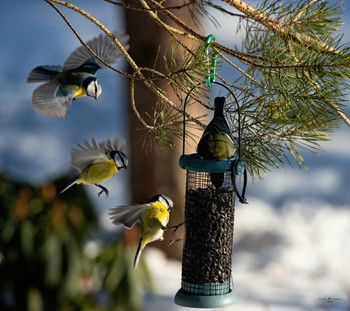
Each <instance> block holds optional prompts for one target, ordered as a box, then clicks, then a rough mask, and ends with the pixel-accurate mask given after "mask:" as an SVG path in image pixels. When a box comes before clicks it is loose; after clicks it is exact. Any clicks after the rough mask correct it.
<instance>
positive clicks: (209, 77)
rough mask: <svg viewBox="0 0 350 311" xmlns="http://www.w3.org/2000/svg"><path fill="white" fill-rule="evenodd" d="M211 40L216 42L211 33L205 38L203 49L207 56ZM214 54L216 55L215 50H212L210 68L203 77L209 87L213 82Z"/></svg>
mask: <svg viewBox="0 0 350 311" xmlns="http://www.w3.org/2000/svg"><path fill="white" fill-rule="evenodd" d="M211 41H215V42H216V38H215V37H214V36H213V35H209V36H208V37H207V38H206V39H205V46H204V51H205V52H206V54H207V57H208V56H209V45H210V43H211ZM216 56H217V53H216V51H213V54H212V58H211V69H208V74H207V76H206V78H205V81H206V83H207V85H208V86H209V87H211V86H212V85H213V83H214V82H215V68H216Z"/></svg>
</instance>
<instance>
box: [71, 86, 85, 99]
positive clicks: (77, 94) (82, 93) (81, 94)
mask: <svg viewBox="0 0 350 311" xmlns="http://www.w3.org/2000/svg"><path fill="white" fill-rule="evenodd" d="M84 96H86V90H85V88H83V87H80V88H79V89H78V90H77V91H76V92H75V93H74V98H77V97H84Z"/></svg>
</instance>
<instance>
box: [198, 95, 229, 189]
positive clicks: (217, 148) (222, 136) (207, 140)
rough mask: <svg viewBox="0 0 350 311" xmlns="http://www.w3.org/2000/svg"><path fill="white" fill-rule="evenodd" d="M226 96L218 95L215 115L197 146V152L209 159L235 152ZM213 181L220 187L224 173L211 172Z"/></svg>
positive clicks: (223, 158) (222, 158)
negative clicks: (226, 107) (226, 113)
mask: <svg viewBox="0 0 350 311" xmlns="http://www.w3.org/2000/svg"><path fill="white" fill-rule="evenodd" d="M224 105H225V97H216V98H215V102H214V117H213V119H212V120H211V122H210V123H209V124H208V126H207V127H206V129H205V131H204V133H203V135H202V137H201V139H200V141H199V143H198V146H197V154H198V155H199V156H200V157H201V158H203V159H207V160H214V159H215V160H226V159H230V158H232V157H233V155H234V153H235V148H234V143H233V139H232V136H231V131H230V128H229V126H228V124H227V121H226V119H225V116H224ZM210 178H211V181H212V183H213V185H214V186H215V187H216V188H217V189H218V188H220V187H221V186H222V184H223V182H224V173H211V174H210Z"/></svg>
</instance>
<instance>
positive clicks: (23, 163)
mask: <svg viewBox="0 0 350 311" xmlns="http://www.w3.org/2000/svg"><path fill="white" fill-rule="evenodd" d="M75 4H77V5H78V6H81V7H82V8H84V9H85V10H86V11H88V12H90V13H92V14H93V15H94V16H95V17H96V18H97V19H99V20H101V21H102V22H103V23H104V24H105V25H106V26H107V27H108V28H109V29H111V30H113V29H117V30H121V31H122V30H124V31H128V32H129V33H130V34H131V52H133V53H135V51H136V50H140V48H142V45H141V47H140V46H138V45H137V44H140V43H137V44H136V43H135V45H134V46H133V38H134V37H135V36H136V34H137V29H132V26H131V25H130V22H127V21H126V19H125V16H124V13H123V11H121V10H118V9H116V8H115V7H114V6H112V5H109V4H107V3H105V2H97V1H76V2H75ZM344 6H345V15H344V19H343V20H344V23H345V24H344V26H343V27H342V29H341V31H342V32H345V35H344V38H343V42H344V43H345V42H349V41H350V36H349V33H348V32H346V31H345V30H346V28H347V27H348V25H349V23H350V20H349V12H350V11H349V4H348V2H345V3H344ZM63 11H64V13H65V14H66V16H67V18H68V19H69V20H70V21H71V22H72V24H73V26H74V27H76V29H77V30H78V32H79V34H80V35H81V36H82V37H83V38H84V39H85V40H89V39H91V38H93V37H94V36H96V35H98V34H100V33H101V31H100V30H99V29H98V28H97V27H96V26H94V25H93V24H92V23H91V22H89V21H87V20H85V19H84V18H82V17H80V16H79V15H78V14H74V13H73V12H70V11H68V10H63ZM0 14H1V19H0V25H1V27H0V32H1V37H2V38H3V44H2V45H1V47H0V56H1V57H0V68H1V70H0V310H31V311H32V310H33V311H34V310H164V309H165V308H167V310H169V311H170V310H184V309H185V308H182V307H179V306H176V305H175V304H174V303H173V297H174V295H175V293H176V292H177V290H178V289H179V288H180V279H181V262H180V261H179V259H180V258H181V244H180V245H175V246H174V245H172V246H170V247H168V246H167V245H166V243H158V242H157V243H155V245H157V246H161V250H160V249H159V248H154V247H149V248H148V249H147V248H146V250H145V252H144V256H143V261H142V262H141V264H140V267H139V269H137V270H136V271H133V270H132V261H133V256H134V254H135V250H136V245H135V243H136V240H137V231H136V232H131V233H128V234H127V235H125V234H124V231H123V229H122V228H117V227H115V226H112V225H111V224H110V223H109V219H108V215H107V214H108V209H109V208H112V207H114V206H116V205H121V204H128V203H141V202H144V201H145V200H147V199H149V198H150V197H151V196H153V195H154V194H155V191H157V192H163V193H164V192H166V194H169V195H170V196H171V197H172V198H173V199H174V202H175V207H176V209H175V210H176V211H175V214H176V218H178V219H181V217H183V216H182V208H183V205H184V196H183V194H181V189H180V188H181V187H182V186H183V188H182V191H184V190H185V189H184V184H183V182H184V173H183V172H182V171H181V169H180V168H178V167H177V159H178V156H179V154H180V152H181V150H180V148H177V149H175V150H174V151H173V152H172V151H171V152H172V153H173V156H172V158H171V160H169V161H170V162H171V163H172V165H171V169H170V170H171V171H172V173H174V172H175V174H177V175H178V176H179V179H180V181H177V183H176V186H174V185H173V184H172V181H169V183H170V185H164V184H166V183H167V182H166V181H167V176H166V174H164V171H162V170H161V169H160V168H159V167H157V164H158V163H160V162H165V165H167V166H168V167H169V164H168V162H167V161H165V160H164V157H165V156H166V155H164V154H160V153H159V152H157V151H154V152H148V153H146V150H144V149H142V143H133V144H130V143H129V142H130V139H131V138H130V137H131V136H132V135H135V132H136V133H137V135H140V136H142V133H141V134H140V133H139V132H137V131H135V125H134V123H132V122H134V121H132V118H133V117H132V116H131V114H130V111H129V98H128V81H127V79H125V78H123V77H119V76H117V75H116V74H115V73H114V72H112V71H111V70H101V71H99V72H98V78H99V80H100V82H101V85H102V88H103V92H102V95H101V96H100V97H99V100H98V101H95V100H94V99H93V98H87V97H84V98H81V99H79V100H76V101H75V102H74V104H73V105H72V106H71V108H70V112H69V115H68V118H67V120H56V119H50V118H49V117H46V116H43V115H41V114H39V113H37V112H36V111H35V110H34V109H33V107H32V104H31V96H32V92H33V90H34V88H35V87H36V85H34V84H26V83H25V80H26V77H27V75H28V73H29V72H30V71H31V70H32V69H33V68H34V67H36V66H38V65H62V64H63V63H64V61H65V59H66V58H67V57H68V55H69V54H70V53H71V52H72V51H73V50H74V49H75V48H76V47H78V46H79V42H78V40H77V38H76V37H75V36H74V34H73V33H72V32H71V30H70V29H69V28H68V26H67V25H66V24H65V23H64V22H63V20H62V19H61V17H60V16H59V15H58V14H57V13H56V12H55V11H54V10H53V9H52V8H51V7H50V6H49V5H48V4H47V3H45V2H44V1H40V0H36V1H22V2H20V3H19V2H17V3H16V2H14V1H7V2H6V3H3V4H2V10H1V13H0ZM128 19H129V20H130V16H128ZM218 19H219V21H220V24H221V28H220V29H219V28H215V27H214V26H213V25H211V24H208V25H205V27H206V29H207V30H206V31H207V33H208V34H209V33H212V34H214V35H215V36H216V38H217V39H218V41H220V42H223V43H224V44H226V45H229V46H230V45H231V46H232V45H233V42H235V40H239V37H237V36H235V23H234V22H233V21H232V19H230V18H227V17H225V16H224V15H219V16H218ZM149 27H152V26H149ZM145 29H147V30H148V32H149V29H151V28H147V27H146V26H145ZM232 29H233V30H232ZM140 35H141V34H140ZM152 36H153V37H154V34H153V33H152ZM152 36H150V37H151V38H150V37H147V36H145V35H143V37H142V38H143V40H142V39H141V40H140V38H138V40H136V38H135V42H136V41H137V42H140V41H141V44H146V45H147V44H148V45H150V44H152V41H151V39H154V38H152ZM159 40H160V41H161V38H160V39H159ZM155 49H156V50H157V49H158V47H157V46H155ZM140 51H141V52H142V49H141V50H140ZM143 54H145V53H143ZM146 56H147V54H146ZM146 56H144V57H146ZM150 61H151V62H152V61H153V60H152V59H150ZM140 64H141V63H140ZM115 66H116V67H117V68H120V69H122V70H126V69H127V66H126V63H125V61H124V60H119V61H118V62H117V63H116V64H115ZM224 70H225V69H224ZM214 95H215V94H214ZM346 104H347V103H346ZM346 113H347V115H349V114H350V109H349V105H348V104H347V108H346ZM130 124H133V125H130ZM138 127H140V126H138ZM130 129H131V130H130ZM92 137H93V138H95V139H96V140H97V141H101V140H104V139H106V138H111V139H113V138H114V137H118V138H119V139H124V140H125V141H126V142H127V144H126V153H127V154H128V155H129V154H130V157H132V158H133V159H134V160H133V161H130V169H128V170H122V171H121V172H120V173H118V175H116V176H114V177H113V178H111V179H110V180H108V181H106V182H105V183H104V185H105V186H106V187H107V188H108V189H109V190H110V196H109V197H108V198H106V197H104V196H102V197H100V198H99V197H98V196H97V193H98V191H99V189H98V188H96V187H84V186H75V187H73V188H71V189H70V190H69V191H67V193H65V194H64V195H62V196H59V195H57V194H58V192H59V190H60V189H61V187H62V185H63V184H64V183H65V182H66V181H67V179H69V177H70V176H71V174H72V169H71V165H70V149H71V148H72V147H74V146H75V145H76V144H77V143H82V142H83V141H84V140H85V139H87V140H91V138H92ZM132 141H135V137H133V138H132ZM349 141H350V130H349V128H348V127H346V126H340V127H339V129H337V131H336V132H335V133H334V135H333V136H332V139H331V141H329V142H326V143H323V144H322V149H323V151H320V153H319V157H315V156H314V155H312V154H308V153H303V156H304V159H305V161H306V164H307V166H308V169H307V170H301V169H299V168H298V167H297V165H295V167H287V168H286V169H283V168H281V169H280V170H274V171H272V172H270V173H269V174H267V175H266V176H264V179H263V180H254V182H251V181H250V183H249V185H248V190H247V197H248V201H249V205H244V206H243V205H240V204H237V206H236V217H235V235H234V247H233V251H234V254H233V265H232V269H233V275H232V277H233V283H234V291H235V294H236V295H237V299H238V301H237V303H236V305H235V306H233V307H230V308H223V310H225V309H227V310H233V309H234V308H235V309H237V310H243V311H247V310H276V311H284V310H342V311H345V310H350V277H349V275H350V268H349V264H348V263H349V261H350V191H349V183H350V144H349ZM179 144H181V142H179ZM137 159H139V160H137ZM140 159H141V160H140ZM162 159H163V160H162ZM154 160H155V161H154ZM133 163H134V164H133ZM149 163H153V164H149ZM162 164H163V165H164V163H162ZM133 165H135V167H134V168H133ZM149 165H151V166H149ZM142 166H143V167H144V171H149V170H150V169H149V167H151V172H148V174H150V175H147V174H146V175H145V176H144V174H143V173H142V172H141V171H143V168H142ZM132 171H134V172H139V173H137V174H139V175H140V178H139V179H138V178H137V180H136V177H137V176H135V173H132ZM141 175H142V177H141ZM153 175H155V176H160V175H162V178H160V177H159V178H158V179H157V178H156V177H154V176H153ZM150 176H152V181H153V183H154V184H155V185H157V184H158V185H159V186H153V188H152V187H149V186H148V185H146V182H144V180H147V178H150ZM181 180H182V182H181ZM135 184H136V186H135ZM174 188H176V189H175V190H174ZM177 188H179V189H177ZM169 192H170V193H169ZM183 193H184V192H183ZM174 196H176V197H174ZM134 231H135V230H134ZM179 235H181V232H179Z"/></svg>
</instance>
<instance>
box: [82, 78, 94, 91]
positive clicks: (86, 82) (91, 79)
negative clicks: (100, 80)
mask: <svg viewBox="0 0 350 311" xmlns="http://www.w3.org/2000/svg"><path fill="white" fill-rule="evenodd" d="M94 80H96V78H95V77H88V78H86V79H85V80H84V82H83V87H84V88H85V89H86V88H87V87H88V85H89V84H90V82H91V81H94Z"/></svg>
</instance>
